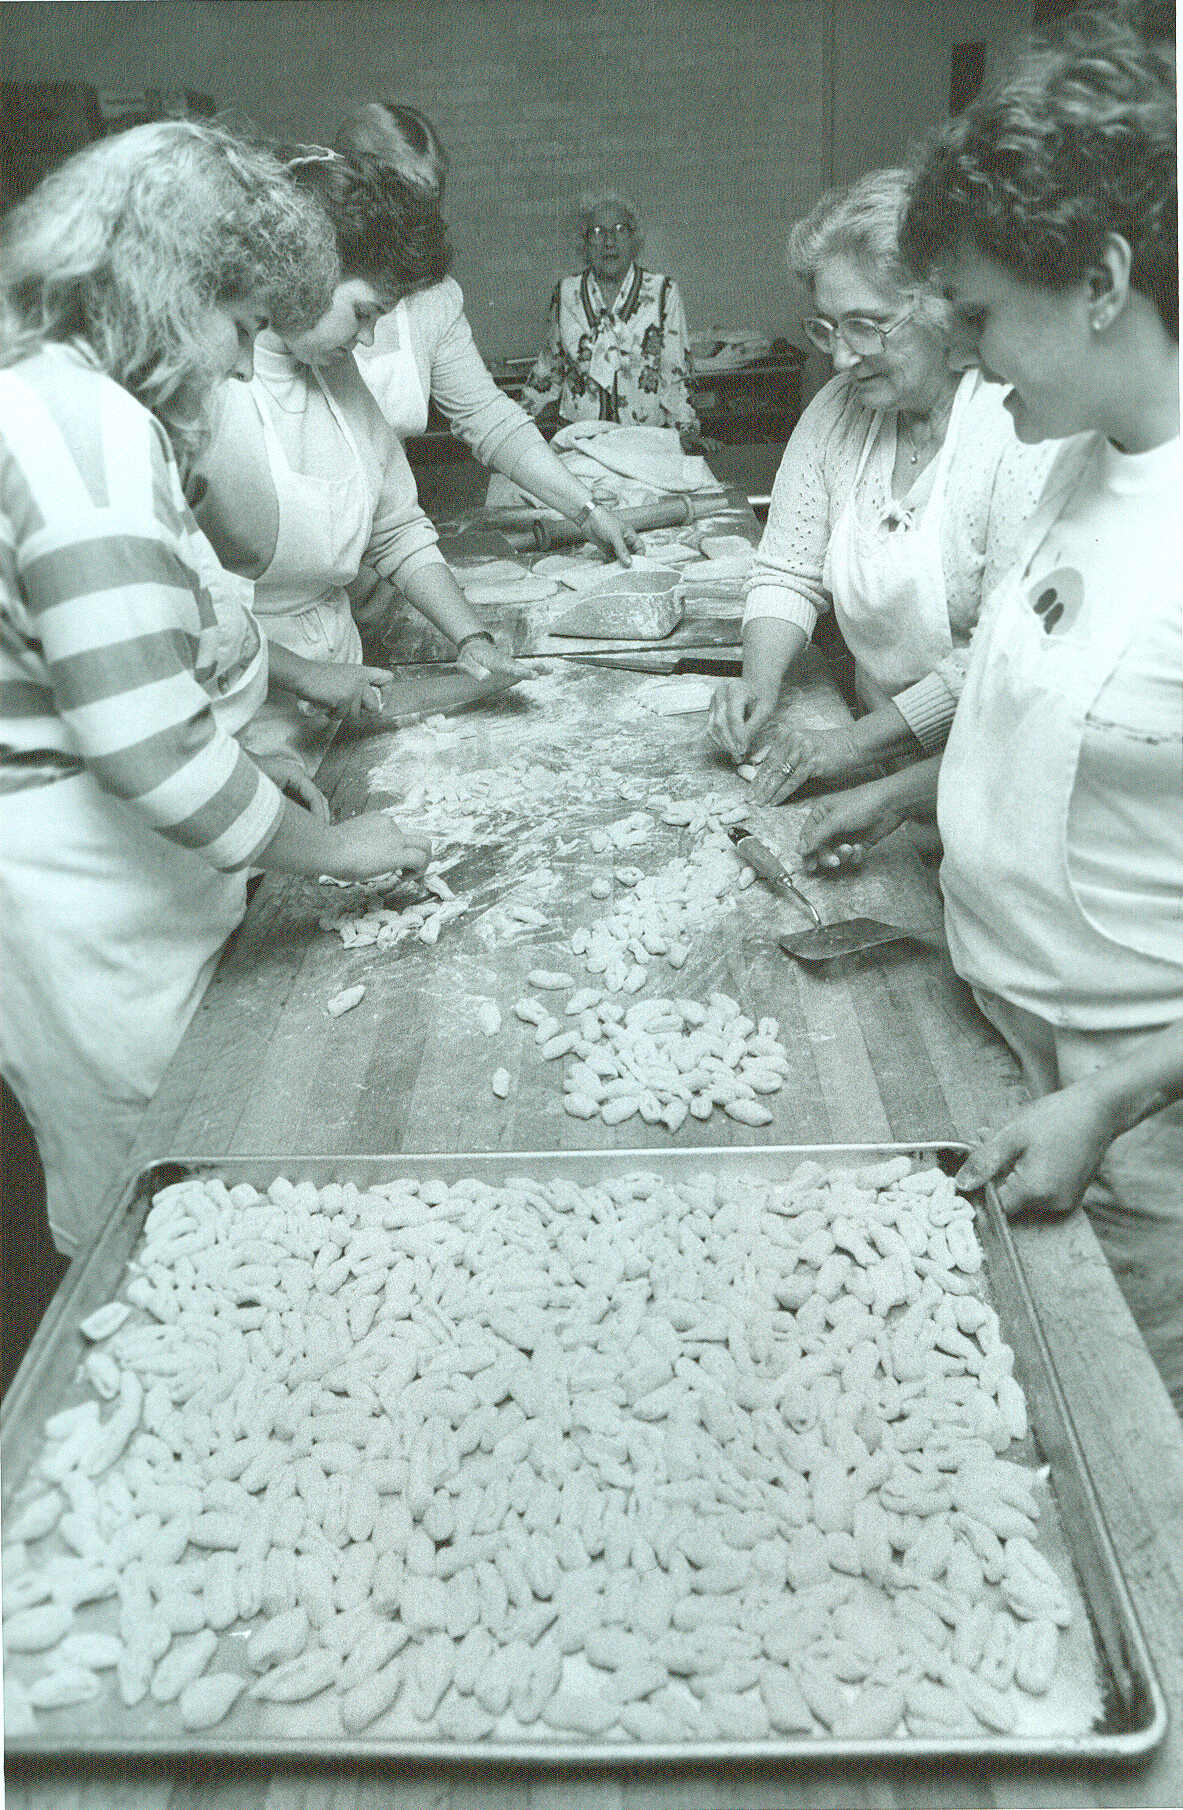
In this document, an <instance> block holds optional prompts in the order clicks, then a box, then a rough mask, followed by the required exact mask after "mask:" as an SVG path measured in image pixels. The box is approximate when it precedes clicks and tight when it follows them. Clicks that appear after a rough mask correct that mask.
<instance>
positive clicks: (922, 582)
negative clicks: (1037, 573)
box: [822, 372, 979, 710]
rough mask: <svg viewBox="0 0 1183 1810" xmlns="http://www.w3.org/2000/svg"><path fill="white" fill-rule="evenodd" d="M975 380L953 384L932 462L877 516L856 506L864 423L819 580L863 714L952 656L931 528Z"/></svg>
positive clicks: (867, 444)
mask: <svg viewBox="0 0 1183 1810" xmlns="http://www.w3.org/2000/svg"><path fill="white" fill-rule="evenodd" d="M978 381H979V379H978V377H977V373H976V372H967V373H966V375H965V376H964V377H963V378H962V380H961V382H960V384H959V385H958V387H957V393H956V395H955V396H954V398H953V409H952V413H951V414H950V417H949V426H948V429H947V430H946V433H945V437H944V440H943V441H942V442H941V446H940V450H939V451H938V453H937V455H936V457H935V458H934V459H933V460H932V462H931V464H929V465H928V466H927V467H926V468H925V470H924V471H923V472H921V474H920V477H919V478H918V480H917V482H916V484H915V485H913V487H912V490H911V491H910V492H909V495H908V496H907V497H904V498H901V499H900V500H899V501H898V503H896V505H895V506H894V507H891V508H889V509H888V510H887V511H886V513H885V514H883V515H878V514H876V513H875V512H874V511H871V510H868V509H866V508H865V507H864V508H862V509H860V507H859V503H858V497H859V488H860V485H861V483H862V477H863V473H864V471H865V469H866V466H867V461H868V459H869V458H870V456H871V452H872V450H873V448H874V446H875V444H876V441H877V439H878V436H879V432H880V425H881V424H880V422H879V420H878V418H872V420H871V422H870V423H869V425H868V429H867V437H866V439H865V441H864V443H863V449H862V452H861V453H860V455H859V462H858V467H857V470H856V471H855V476H854V483H853V485H852V487H851V492H850V495H849V497H848V498H847V500H846V502H845V504H844V505H843V507H842V509H841V511H840V512H839V515H838V520H837V522H836V523H835V524H834V530H833V533H832V534H831V536H830V543H829V547H828V548H827V551H826V559H825V564H824V567H823V571H822V580H823V583H824V584H825V586H826V589H827V590H828V591H829V593H830V596H831V597H832V598H833V600H834V620H835V621H836V623H837V624H838V628H839V630H840V632H841V635H842V639H843V640H844V641H845V643H846V645H847V647H848V648H849V649H850V651H851V653H852V654H853V656H854V662H855V682H856V685H857V687H858V691H859V695H860V697H861V698H862V699H863V702H864V703H865V704H866V705H867V707H868V709H872V710H873V709H875V708H876V707H877V706H878V705H879V704H882V703H884V702H885V701H886V700H887V699H889V698H891V697H893V696H894V695H895V693H896V692H897V691H902V690H903V689H904V687H905V686H907V685H912V684H915V682H916V680H917V679H921V678H923V677H924V675H925V673H929V672H931V671H932V670H933V668H934V667H935V666H936V665H937V663H938V661H940V660H942V659H944V657H945V655H946V654H948V653H949V652H950V651H951V650H952V647H953V634H952V630H951V629H950V627H949V605H948V598H947V594H946V590H945V568H944V561H943V559H942V556H941V523H942V519H943V516H944V503H945V492H946V489H947V486H948V481H949V466H950V464H951V462H952V458H953V448H954V446H955V445H956V441H957V431H958V428H959V426H960V417H961V415H962V413H963V412H964V409H965V408H966V406H967V404H968V401H969V399H970V397H971V395H972V394H973V392H974V389H975V387H976V385H977V383H978Z"/></svg>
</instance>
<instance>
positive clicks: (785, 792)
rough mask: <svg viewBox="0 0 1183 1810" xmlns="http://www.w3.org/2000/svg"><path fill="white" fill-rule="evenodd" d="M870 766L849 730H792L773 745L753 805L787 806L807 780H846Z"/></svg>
mask: <svg viewBox="0 0 1183 1810" xmlns="http://www.w3.org/2000/svg"><path fill="white" fill-rule="evenodd" d="M866 764H867V763H866V761H865V760H864V759H863V758H862V757H861V756H860V754H859V751H858V749H857V748H856V746H855V742H854V737H853V736H852V735H851V733H850V730H849V729H789V730H787V731H786V732H785V734H784V735H782V736H780V737H778V739H777V740H776V741H774V742H772V743H771V744H770V746H769V749H768V754H767V756H766V757H765V760H764V765H763V766H762V767H761V769H760V771H759V773H758V774H757V776H756V778H755V779H754V780H753V781H752V803H753V804H784V802H785V801H786V799H788V798H791V797H792V795H793V793H794V792H795V791H796V790H797V788H798V787H799V786H803V785H804V784H805V781H806V780H807V779H845V778H846V777H847V775H848V774H851V773H855V772H858V771H859V770H860V769H862V768H864V767H865V766H866Z"/></svg>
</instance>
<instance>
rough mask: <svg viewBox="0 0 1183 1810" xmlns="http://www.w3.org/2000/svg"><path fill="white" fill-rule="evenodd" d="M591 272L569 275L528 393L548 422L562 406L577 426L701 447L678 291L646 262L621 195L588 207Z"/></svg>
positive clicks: (563, 415) (528, 405) (529, 405)
mask: <svg viewBox="0 0 1183 1810" xmlns="http://www.w3.org/2000/svg"><path fill="white" fill-rule="evenodd" d="M582 221H583V245H584V255H585V258H586V266H585V268H584V270H583V271H582V272H581V274H580V275H578V276H568V277H562V278H561V279H560V281H559V284H558V287H557V288H556V290H555V292H554V294H553V296H552V297H551V303H550V323H549V328H548V332H547V342H546V345H545V346H544V348H543V350H542V351H541V352H540V353H539V355H538V358H537V360H536V361H535V364H534V368H533V370H532V371H531V372H530V375H529V377H528V378H527V380H526V383H525V386H524V388H523V390H522V398H521V399H522V405H523V407H524V408H525V409H526V410H527V411H528V413H530V414H531V415H539V414H541V413H542V411H543V410H544V409H545V408H547V407H548V406H549V405H550V404H551V403H553V402H557V403H558V415H559V420H560V422H561V423H562V424H566V423H567V422H568V421H620V422H639V423H643V424H645V425H648V426H651V427H674V428H677V429H678V430H679V431H680V432H681V433H683V434H685V435H690V436H692V437H693V438H694V439H696V440H697V438H698V433H699V427H698V417H697V415H696V414H695V412H694V405H693V403H692V402H691V400H690V378H691V369H690V348H689V340H688V335H687V331H686V316H685V313H684V312H683V309H682V298H681V296H680V295H679V293H678V285H677V284H676V283H675V282H674V281H673V280H672V278H670V277H666V276H662V275H661V274H660V273H659V272H658V271H653V270H642V268H641V266H640V264H638V262H637V257H638V254H639V252H640V249H641V236H640V234H639V233H638V231H637V220H636V215H635V213H634V212H633V209H632V208H631V207H630V206H629V205H628V203H627V202H625V201H623V200H622V199H621V198H620V196H618V195H604V196H601V197H599V198H597V199H596V200H594V201H592V202H591V204H590V205H589V206H587V207H585V208H584V210H583V215H582Z"/></svg>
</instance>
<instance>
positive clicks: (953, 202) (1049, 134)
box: [900, 11, 1179, 339]
mask: <svg viewBox="0 0 1183 1810" xmlns="http://www.w3.org/2000/svg"><path fill="white" fill-rule="evenodd" d="M1176 158H1177V150H1176V139H1175V88H1174V81H1173V78H1172V75H1171V71H1170V70H1169V68H1168V67H1167V65H1166V64H1165V62H1164V61H1163V60H1162V59H1161V57H1160V56H1158V55H1157V53H1156V52H1155V51H1154V49H1153V48H1152V47H1151V46H1150V45H1149V44H1148V43H1147V42H1146V41H1145V40H1144V39H1143V38H1142V37H1140V36H1139V34H1138V33H1136V32H1135V31H1133V30H1132V29H1131V28H1130V27H1128V26H1127V25H1125V24H1123V23H1122V22H1121V21H1120V20H1119V19H1116V18H1114V17H1113V16H1112V15H1111V14H1109V15H1106V14H1102V13H1100V12H1097V11H1088V12H1083V13H1079V14H1075V15H1073V17H1072V20H1071V22H1070V24H1069V26H1068V27H1067V28H1066V29H1065V31H1064V33H1063V35H1062V36H1061V37H1060V38H1059V39H1058V40H1057V41H1056V42H1054V43H1050V42H1046V41H1045V42H1042V43H1041V42H1038V41H1036V42H1032V43H1031V44H1030V45H1029V46H1028V48H1027V50H1026V51H1025V53H1024V54H1023V56H1022V57H1021V59H1020V61H1019V64H1018V67H1017V69H1016V71H1015V73H1014V74H1013V76H1012V77H1011V78H1010V80H1008V81H1007V82H1006V84H1005V85H1004V86H1003V87H1002V88H1001V89H1000V90H999V91H998V92H997V93H996V94H993V95H989V96H986V97H984V98H983V99H982V100H981V101H979V102H977V103H976V104H975V105H974V106H972V107H971V108H970V109H969V110H968V112H967V113H965V114H964V115H963V116H962V117H961V118H959V119H956V120H953V121H952V122H951V123H950V124H949V125H948V126H946V127H945V128H944V130H943V131H942V132H941V133H939V134H938V136H937V137H936V138H935V139H934V140H933V141H932V142H931V143H930V144H929V145H928V147H927V148H926V149H925V150H924V151H923V152H922V155H921V159H920V162H919V166H918V169H917V173H916V177H915V181H914V186H913V190H912V195H911V199H910V201H909V203H908V208H907V212H906V214H905V216H904V222H903V226H902V229H901V234H900V244H901V249H902V251H903V253H904V255H905V257H906V258H908V260H909V261H910V262H911V263H912V264H913V266H914V267H915V268H916V269H917V270H920V271H929V270H931V269H932V268H933V266H934V265H936V264H938V263H939V262H940V261H941V259H942V258H944V257H946V256H947V255H948V254H949V253H950V252H952V251H954V250H955V249H956V247H957V246H958V244H960V243H966V244H969V245H971V246H973V247H974V248H975V249H976V250H977V251H979V252H981V253H982V254H983V255H984V256H986V257H988V258H991V259H993V260H994V262H995V263H997V264H1000V265H1001V266H1002V267H1003V268H1004V269H1006V270H1009V271H1011V272H1012V273H1013V274H1014V275H1016V276H1018V277H1020V278H1021V279H1023V280H1024V281H1026V282H1029V283H1035V284H1041V285H1043V286H1044V287H1046V288H1049V289H1064V288H1067V287H1068V286H1069V285H1070V284H1072V283H1075V282H1078V281H1079V280H1080V279H1081V278H1082V277H1084V276H1085V275H1086V274H1087V273H1088V271H1089V270H1090V269H1091V268H1092V267H1093V266H1095V265H1096V264H1098V263H1100V261H1101V258H1102V254H1103V251H1104V247H1105V242H1106V239H1107V237H1108V236H1109V234H1111V233H1117V234H1119V235H1120V236H1121V237H1122V238H1123V239H1124V240H1125V241H1126V242H1127V244H1128V245H1129V247H1130V252H1131V255H1132V263H1131V273H1130V275H1131V282H1132V283H1133V285H1134V287H1135V288H1137V289H1139V290H1141V291H1142V292H1143V293H1144V294H1145V295H1147V296H1148V297H1149V298H1150V300H1151V301H1153V303H1154V304H1155V307H1156V308H1157V309H1158V312H1159V315H1160V316H1161V319H1162V321H1163V325H1164V326H1165V327H1166V329H1167V331H1168V332H1169V333H1170V334H1171V336H1172V337H1173V338H1175V339H1177V338H1178V334H1179V236H1178V201H1177V170H1176Z"/></svg>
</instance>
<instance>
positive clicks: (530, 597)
mask: <svg viewBox="0 0 1183 1810" xmlns="http://www.w3.org/2000/svg"><path fill="white" fill-rule="evenodd" d="M558 588H559V587H558V585H557V584H556V583H555V581H554V579H553V578H535V577H534V574H533V573H532V572H527V573H526V575H525V577H523V578H502V579H490V580H487V579H485V578H484V577H483V576H482V577H479V578H477V577H473V578H469V579H466V580H464V581H462V584H461V589H462V590H463V592H464V595H465V596H466V597H467V598H468V601H469V603H472V604H477V605H480V604H485V603H540V602H541V601H542V599H543V598H544V597H553V596H554V594H555V592H556V591H557V590H558Z"/></svg>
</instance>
